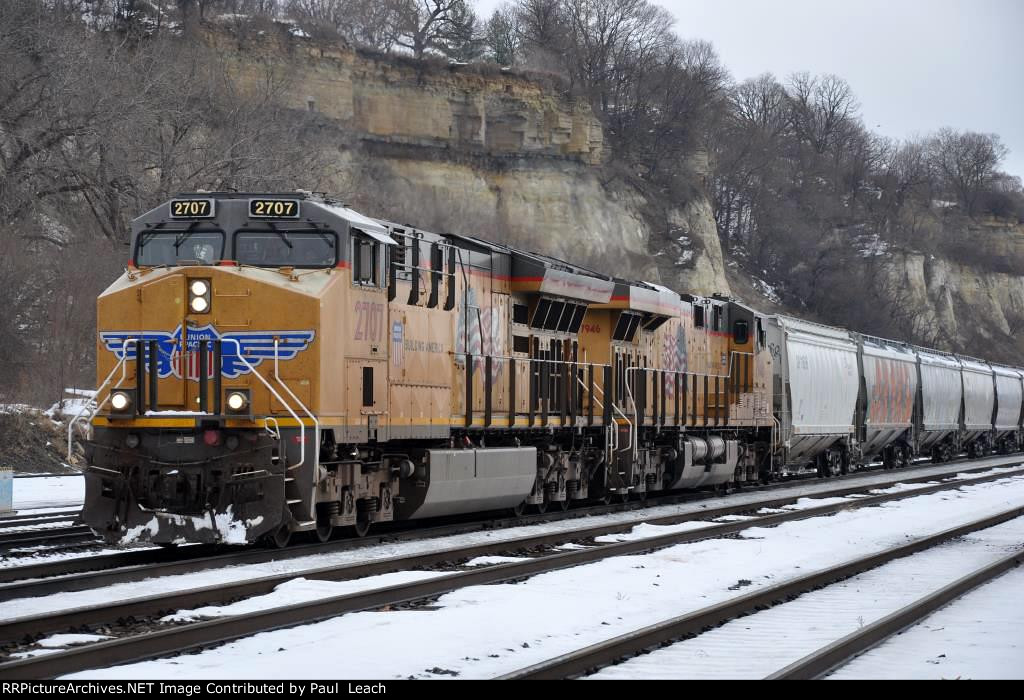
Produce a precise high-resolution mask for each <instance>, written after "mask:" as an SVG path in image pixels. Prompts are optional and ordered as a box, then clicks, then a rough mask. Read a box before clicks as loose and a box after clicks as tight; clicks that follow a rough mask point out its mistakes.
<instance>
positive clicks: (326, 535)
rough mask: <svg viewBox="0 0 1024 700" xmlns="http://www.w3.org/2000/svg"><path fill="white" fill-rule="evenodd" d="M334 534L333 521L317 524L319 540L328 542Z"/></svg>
mask: <svg viewBox="0 0 1024 700" xmlns="http://www.w3.org/2000/svg"><path fill="white" fill-rule="evenodd" d="M333 534H334V526H333V525H331V521H330V520H328V521H327V522H323V523H317V524H316V539H317V541H318V542H327V541H328V540H330V539H331V535H333Z"/></svg>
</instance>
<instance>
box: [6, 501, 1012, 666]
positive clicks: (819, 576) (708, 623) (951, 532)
mask: <svg viewBox="0 0 1024 700" xmlns="http://www.w3.org/2000/svg"><path fill="white" fill-rule="evenodd" d="M1022 515H1024V506H1019V507H1016V508H1011V509H1010V510H1007V511H1003V512H1001V513H997V514H995V515H991V516H988V517H986V518H982V519H980V520H976V521H974V522H971V523H967V524H965V525H958V526H957V527H953V528H949V529H947V530H943V531H942V532H939V533H936V534H934V535H928V536H926V537H921V538H919V539H916V540H913V541H911V542H908V543H906V544H902V545H897V546H895V547H890V548H888V549H885V550H882V551H880V552H876V553H874V554H869V555H867V556H863V557H858V558H857V559H852V560H850V561H847V562H844V563H842V564H838V565H836V566H830V567H828V568H826V569H821V570H819V571H815V572H812V573H810V574H807V575H804V576H800V577H798V578H796V579H793V580H791V581H787V582H785V583H781V584H778V585H775V586H769V587H767V588H763V589H761V590H759V591H753V592H751V593H747V594H745V595H741V596H737V597H735V598H730V599H728V600H725V601H722V602H720V603H716V604H714V605H710V606H707V607H704V608H701V609H699V610H695V611H693V612H690V613H686V614H685V615H680V616H678V617H673V618H671V619H669V620H664V621H662V622H658V623H655V624H653V625H648V626H647V627H643V628H640V629H637V630H634V631H632V632H627V633H626V634H623V635H619V636H617V637H613V638H611V639H608V640H605V641H603V642H598V643H596V644H591V645H590V646H587V647H584V648H583V649H579V650H577V651H573V652H569V653H567V654H562V655H561V656H557V657H554V658H552V659H548V660H546V661H542V662H540V663H537V664H533V665H531V666H527V667H526V668H522V669H519V670H517V671H513V672H511V673H507V674H504V675H502V676H500V677H499V678H500V679H505V680H508V679H535V680H546V679H557V678H569V677H574V676H580V675H585V674H587V673H590V672H592V671H594V670H596V669H598V668H601V667H604V666H609V665H611V664H614V663H616V662H618V661H620V660H622V659H626V658H629V657H632V656H636V655H637V654H640V653H643V652H645V651H647V650H649V649H653V648H656V647H660V646H663V645H665V644H667V643H670V642H673V641H675V640H678V639H681V638H684V637H689V636H696V635H698V634H700V633H701V632H703V631H704V630H705V629H708V628H713V627H717V626H719V625H721V624H723V623H725V622H727V621H729V620H731V619H733V618H736V617H739V616H741V615H744V614H746V613H751V612H754V611H756V610H761V609H764V608H766V607H772V606H774V605H777V604H780V603H785V602H786V601H788V600H790V599H791V598H793V597H795V596H799V595H801V594H803V593H806V592H808V591H811V590H814V589H816V588H820V587H822V586H827V585H829V584H832V583H835V582H836V581H841V580H843V579H847V578H849V577H851V576H855V575H857V574H860V573H863V572H865V571H869V570H871V569H875V568H877V567H879V566H882V565H883V564H886V563H888V562H890V561H893V560H894V559H899V558H901V557H906V556H910V555H912V554H916V553H918V552H921V551H924V550H926V549H930V548H932V547H935V546H936V545H939V544H942V543H944V542H947V541H949V540H951V539H954V538H957V537H962V536H963V535H967V534H970V533H972V532H976V531H978V530H984V529H987V528H990V527H994V526H996V525H999V524H1001V523H1004V522H1007V521H1010V520H1013V519H1015V518H1018V517H1021V516H1022ZM1018 556H1019V555H1018ZM44 658H45V657H44ZM2 668H3V667H2V666H0V669H2Z"/></svg>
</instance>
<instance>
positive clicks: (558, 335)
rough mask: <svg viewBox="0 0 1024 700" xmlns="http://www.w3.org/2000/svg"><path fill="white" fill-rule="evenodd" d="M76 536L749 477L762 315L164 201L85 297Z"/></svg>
mask: <svg viewBox="0 0 1024 700" xmlns="http://www.w3.org/2000/svg"><path fill="white" fill-rule="evenodd" d="M98 326H99V329H98V330H99V333H98V338H97V383H98V387H99V389H98V392H97V395H96V405H95V410H93V411H92V412H91V413H90V414H88V415H85V416H82V421H81V422H82V423H84V424H85V426H86V427H87V429H88V432H89V435H88V439H87V440H86V446H87V449H86V456H87V462H88V465H87V468H86V471H85V474H86V503H85V509H84V513H83V517H84V519H85V522H86V523H87V524H89V525H90V526H91V527H93V528H94V529H95V530H96V531H97V532H100V533H102V534H103V535H104V536H105V537H106V538H107V539H108V540H110V541H128V540H140V539H141V540H148V541H152V542H157V543H163V544H172V543H178V542H229V543H244V542H252V541H256V540H260V539H268V540H270V541H272V542H274V543H275V544H277V545H279V546H283V545H285V544H286V543H287V542H288V540H289V538H290V537H291V535H292V534H294V533H296V532H302V531H311V532H315V533H316V535H317V536H318V537H320V538H321V539H327V538H329V537H330V536H331V534H332V531H333V528H335V527H353V528H355V530H356V532H357V533H360V534H362V533H365V532H366V530H367V528H369V527H370V525H371V524H372V523H374V522H378V521H389V520H398V519H412V518H428V517H436V516H445V515H450V514H454V513H461V512H471V511H489V510H499V509H514V510H517V511H518V510H520V509H521V508H523V507H526V506H532V507H534V508H535V509H538V510H542V511H543V510H545V509H547V508H549V507H560V508H566V507H568V506H569V505H570V504H571V503H572V502H573V501H582V500H587V499H605V500H607V499H611V498H622V499H625V498H629V497H642V496H643V495H645V494H647V493H649V492H654V491H664V490H669V489H678V488H691V487H703V486H719V485H723V484H726V483H729V482H742V481H746V480H754V479H758V478H759V477H760V476H761V475H762V471H763V470H764V469H765V468H766V467H765V465H766V463H767V462H768V460H769V453H770V447H771V436H772V425H773V416H772V405H773V397H772V355H771V353H770V352H769V351H768V349H767V347H766V334H765V330H766V329H765V327H764V321H763V318H762V317H761V316H760V315H759V314H757V313H756V312H754V311H752V310H751V309H749V308H747V307H745V306H743V305H741V304H738V303H736V302H734V301H731V300H728V299H724V298H701V297H695V296H689V295H683V296H680V295H679V294H677V293H676V292H673V291H671V290H669V289H666V288H664V287H661V286H658V285H654V284H648V283H643V282H631V281H626V280H621V279H616V278H611V277H608V276H605V275H601V274H598V273H595V272H592V271H589V270H586V269H583V268H581V267H578V266H576V265H573V264H570V263H566V262H563V261H560V260H555V259H552V258H549V257H545V256H543V255H538V254H534V253H529V252H525V251H520V250H515V249H512V248H509V247H505V246H501V245H497V244H494V243H490V242H487V241H484V240H481V239H478V238H474V237H468V236H459V235H450V234H445V235H440V234H435V233H430V232H427V231H421V230H418V229H415V228H412V227H410V226H403V225H397V224H393V223H389V222H386V221H381V220H375V219H370V218H368V217H365V216H362V215H360V214H359V213H357V212H355V211H353V210H351V209H349V208H346V207H345V206H343V205H342V204H341V203H338V202H335V201H332V200H330V199H328V198H326V197H323V196H319V195H312V194H309V193H300V194H240V193H214V194H210V193H196V194H189V195H182V196H180V197H178V198H176V199H173V200H171V201H169V202H166V203H164V204H161V205H160V206H158V207H156V208H155V209H153V210H151V211H149V212H147V213H146V214H144V215H142V216H140V217H139V218H138V219H136V220H135V221H134V222H133V224H132V258H131V263H130V265H129V266H128V268H127V270H126V271H125V273H124V274H123V275H122V276H121V277H120V278H119V279H118V280H117V281H116V282H114V284H112V285H111V286H110V287H109V288H108V289H107V290H106V291H104V292H103V294H102V295H101V296H100V297H99V300H98Z"/></svg>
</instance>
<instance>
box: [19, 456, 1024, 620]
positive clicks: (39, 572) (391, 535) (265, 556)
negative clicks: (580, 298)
mask: <svg viewBox="0 0 1024 700" xmlns="http://www.w3.org/2000/svg"><path fill="white" fill-rule="evenodd" d="M1022 460H1024V458H1022V457H1017V458H996V463H995V464H990V463H988V462H986V463H985V464H979V463H976V462H966V461H965V463H967V464H974V466H973V467H972V468H970V469H957V468H955V467H956V463H946V464H942V465H932V466H927V467H914V468H913V469H914V471H915V474H917V475H916V476H913V477H910V478H900V479H897V478H895V474H896V473H894V474H893V475H892V479H891V480H889V481H886V482H884V483H874V484H861V485H860V486H858V487H856V488H852V489H851V485H852V484H853V483H854V482H856V481H858V480H863V479H870V478H877V477H878V476H879V474H878V473H877V472H879V471H880V470H878V469H874V470H871V471H858V472H856V473H854V474H849V475H846V476H844V477H842V478H841V479H840V480H836V481H834V482H831V483H834V484H835V485H836V487H837V488H835V489H830V490H822V491H819V492H815V493H811V494H802V495H801V496H794V497H793V498H797V497H804V496H809V497H827V496H836V495H844V494H848V493H856V492H858V491H862V490H863V489H864V488H880V487H884V486H885V485H886V484H895V483H906V484H911V483H920V482H922V481H930V480H933V479H936V478H943V477H948V476H950V475H952V474H958V473H962V474H970V473H973V472H978V471H985V470H988V469H992V468H994V467H999V466H1009V465H1011V464H1013V465H1015V464H1020V463H1021V462H1022ZM951 467H953V468H952V469H951ZM920 470H939V471H938V473H934V472H931V471H929V473H927V474H921V473H920ZM881 473H883V474H884V473H885V472H881ZM897 473H898V472H897ZM801 480H806V481H813V480H814V475H810V476H808V477H806V479H800V480H793V479H790V480H787V481H784V482H775V483H772V484H768V485H758V486H750V487H746V488H744V489H743V490H742V491H743V492H746V493H754V492H758V491H764V492H770V491H774V490H783V489H787V488H793V487H795V486H797V484H798V482H799V481H801ZM821 483H823V484H828V483H830V482H821ZM840 484H843V486H839V485H840ZM713 497H714V494H712V493H711V492H686V493H681V494H680V493H670V494H666V495H663V496H651V497H650V498H649V499H647V500H646V501H630V502H627V503H615V504H611V505H592V506H589V507H585V508H574V509H572V510H569V511H561V512H560V511H552V512H549V513H546V514H540V515H528V516H519V517H514V518H504V519H490V520H475V521H469V522H461V523H458V524H455V525H437V526H429V527H422V524H421V523H420V522H418V521H411V522H405V521H399V522H396V523H393V524H394V525H396V526H397V528H401V529H397V528H396V529H387V530H384V531H378V532H377V533H376V534H374V535H371V536H370V537H364V538H353V539H347V540H339V541H335V542H329V543H316V544H306V545H298V546H292V547H289V548H288V549H285V550H271V551H269V552H268V551H266V550H263V549H258V550H256V551H253V549H252V548H248V549H244V550H241V551H235V552H231V553H228V554H225V553H223V551H222V548H220V547H219V546H218V545H200V546H190V547H184V548H180V549H156V548H146V549H143V550H135V551H127V552H117V553H114V554H107V555H100V556H93V557H76V558H71V559H61V560H59V561H50V562H41V563H37V564H29V565H26V566H17V567H7V568H0V601H4V600H10V599H12V598H17V597H25V596H37V595H47V594H49V593H54V592H63V591H75V590H86V589H88V588H94V587H96V586H100V585H110V584H112V583H125V582H132V581H140V580H143V579H146V578H153V577H154V576H166V575H173V574H179V573H190V572H192V571H201V570H206V569H210V568H214V567H217V566H227V565H230V564H248V563H263V562H270V561H280V560H284V559H291V558H295V557H301V556H309V555H312V554H321V553H327V552H333V551H340V550H346V549H351V548H353V547H357V546H364V545H366V544H370V543H373V541H374V540H376V541H377V542H381V543H383V542H394V541H396V540H397V541H408V540H418V539H424V538H426V537H441V536H445V535H455V534H464V533H467V532H477V531H480V530H487V529H496V528H501V527H509V526H522V525H532V524H535V523H544V522H552V521H559V520H566V519H573V518H583V517H587V516H591V515H603V514H608V513H620V512H629V511H632V510H636V511H642V510H644V509H645V508H651V507H654V506H659V505H673V504H686V503H695V502H699V501H702V500H709V499H711V498H713ZM791 500H792V499H789V500H788V501H786V502H790V501H791ZM755 507H771V505H770V503H768V502H766V503H758V504H754V503H747V504H738V505H737V506H723V507H722V508H727V509H728V510H722V509H719V508H716V509H714V510H711V511H702V513H701V517H709V515H708V514H709V513H713V512H719V513H720V514H721V515H728V514H732V513H737V512H742V511H743V510H746V509H750V508H755ZM186 562H188V563H186ZM114 569H120V571H114ZM46 578H49V579H50V580H49V581H40V580H37V579H46ZM30 579H32V580H31V581H30Z"/></svg>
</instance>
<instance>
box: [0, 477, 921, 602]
mask: <svg viewBox="0 0 1024 700" xmlns="http://www.w3.org/2000/svg"><path fill="white" fill-rule="evenodd" d="M908 476H910V475H908ZM883 478H888V477H887V476H883V475H877V474H872V475H870V476H865V477H864V481H863V483H865V488H870V487H871V485H872V484H874V483H878V482H879V481H881V480H882V479H883ZM30 481H40V479H30ZM858 483H861V482H858ZM834 487H835V483H831V484H830V483H827V482H821V481H814V482H810V483H807V484H798V485H794V486H791V487H787V488H784V489H778V490H776V491H773V492H772V496H773V497H778V498H786V497H788V496H804V495H806V494H812V493H814V492H815V491H822V490H826V489H829V488H834ZM763 498H765V493H764V492H748V493H735V494H732V495H730V496H728V497H726V498H718V499H712V500H708V501H699V502H695V503H686V504H678V505H671V506H658V507H655V508H649V509H646V510H645V511H643V513H637V512H635V511H633V512H625V513H611V514H608V515H600V516H590V517H585V518H576V519H570V520H562V521H555V522H548V523H540V524H537V525H528V526H522V527H514V528H505V529H501V530H487V531H482V532H472V533H467V534H463V535H453V536H449V537H436V538H431V539H424V540H411V541H406V542H397V543H388V544H377V545H370V546H367V547H360V548H357V549H350V550H344V551H340V552H333V553H330V554H316V555H311V556H307V557H294V558H290V559H283V560H281V561H275V562H269V563H261V564H249V565H244V566H233V567H224V568H220V569H213V570H209V571H200V572H196V573H193V574H182V575H176V576H163V577H160V578H153V579H148V580H145V581H137V582H132V583H122V584H115V585H113V586H109V587H106V588H98V589H92V590H84V591H70V592H66V593H55V594H53V595H49V596H43V597H39V598H22V599H18V600H17V601H12V602H10V603H7V604H4V605H0V620H5V619H12V618H13V617H15V616H17V617H22V616H32V615H39V614H43V613H47V612H52V611H57V610H67V609H71V608H77V607H81V606H85V605H99V604H102V603H105V602H107V601H109V600H110V599H112V598H117V599H120V600H129V599H132V598H140V597H144V596H149V595H156V594H160V593H172V592H174V591H182V590H191V589H193V588H199V587H202V586H214V585H221V584H224V583H230V582H233V581H242V580H247V579H251V578H255V577H260V576H269V575H272V574H279V573H294V574H295V575H296V576H300V575H307V576H308V575H309V571H310V570H311V569H316V568H319V567H325V566H339V565H343V564H350V563H359V562H365V561H372V560H378V559H384V558H389V557H395V556H404V555H410V554H418V553H428V552H434V551H437V550H440V549H446V548H451V547H464V546H466V545H469V544H479V543H490V542H502V541H506V540H512V539H516V538H521V537H528V536H535V535H540V534H544V533H551V532H563V531H565V530H574V529H577V528H582V527H590V526H597V525H614V524H616V523H621V522H624V521H630V520H634V519H637V518H640V517H648V518H656V517H660V516H665V515H675V514H679V513H700V512H701V511H703V510H707V509H709V508H717V507H719V506H723V505H733V504H742V503H749V502H754V501H758V500H761V499H763ZM711 525H713V523H707V522H689V523H680V524H677V525H671V526H661V527H662V528H663V529H661V530H657V531H658V532H662V533H664V532H669V531H673V532H675V531H686V530H691V529H695V528H701V527H710V526H711ZM644 527H649V526H644ZM665 528H668V529H665ZM612 537H613V538H614V537H616V536H612ZM89 555H90V554H87V556H89ZM79 556H81V555H79ZM44 560H45V558H43V557H39V558H36V559H33V563H37V562H39V561H44ZM23 562H24V560H22V563H23ZM4 564H5V562H3V561H2V560H0V567H3V566H4ZM13 564H14V565H19V563H18V562H17V560H13Z"/></svg>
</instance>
